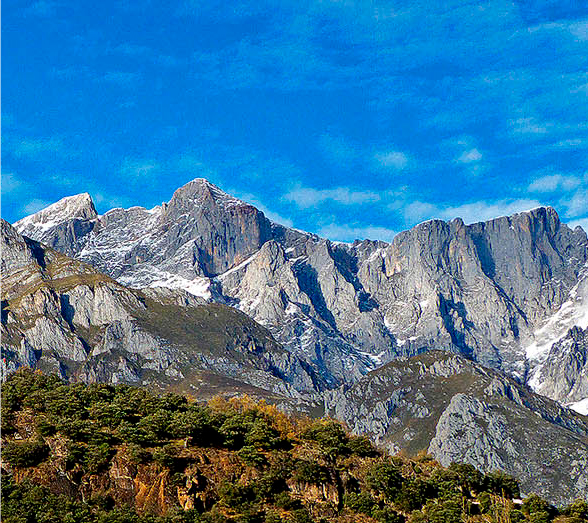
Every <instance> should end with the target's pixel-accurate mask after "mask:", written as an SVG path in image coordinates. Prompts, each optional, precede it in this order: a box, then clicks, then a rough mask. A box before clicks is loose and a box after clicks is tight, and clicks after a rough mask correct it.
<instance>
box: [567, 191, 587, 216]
mask: <svg viewBox="0 0 588 523" xmlns="http://www.w3.org/2000/svg"><path fill="white" fill-rule="evenodd" d="M560 204H561V205H562V206H564V207H566V209H567V212H566V216H567V217H568V218H578V217H580V216H584V215H585V214H586V212H587V211H588V188H586V187H585V186H584V187H581V188H580V189H579V190H577V191H576V192H575V193H574V194H573V195H571V196H570V197H567V198H562V199H561V200H560Z"/></svg>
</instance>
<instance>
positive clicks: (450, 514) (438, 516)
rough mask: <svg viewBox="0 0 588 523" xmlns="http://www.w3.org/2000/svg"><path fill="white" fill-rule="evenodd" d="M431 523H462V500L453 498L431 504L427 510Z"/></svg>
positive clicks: (428, 504)
mask: <svg viewBox="0 0 588 523" xmlns="http://www.w3.org/2000/svg"><path fill="white" fill-rule="evenodd" d="M425 513H426V514H427V521H428V522H429V523H461V521H462V507H461V499H459V498H451V499H447V500H438V501H437V502H435V503H434V502H429V503H427V506H426V508H425Z"/></svg>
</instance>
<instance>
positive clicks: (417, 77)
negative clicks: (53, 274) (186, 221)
mask: <svg viewBox="0 0 588 523" xmlns="http://www.w3.org/2000/svg"><path fill="white" fill-rule="evenodd" d="M2 15H3V25H2V39H3V41H2V44H3V45H2V80H3V82H2V87H3V92H2V153H3V154H2V216H3V217H4V218H6V219H7V220H9V221H15V220H17V219H19V218H21V217H23V216H25V215H27V214H29V213H31V212H34V211H36V210H38V209H40V208H42V207H43V206H45V205H47V204H49V203H51V202H53V201H56V200H57V199H59V198H61V197H63V196H67V195H71V194H76V193H79V192H86V191H87V192H90V194H92V196H93V198H94V200H95V202H96V205H97V207H98V210H99V212H105V211H107V210H108V209H110V208H112V207H118V206H125V207H126V206H132V205H142V206H145V207H152V206H154V205H157V204H159V203H161V202H162V201H167V200H169V198H170V197H171V195H172V193H173V191H174V190H175V189H176V188H177V187H179V186H181V185H183V184H184V183H186V182H187V181H189V180H191V179H193V178H196V177H205V178H208V179H209V180H211V181H212V182H213V183H215V184H217V185H219V186H220V187H221V188H222V189H224V190H225V191H227V192H230V193H232V194H234V195H236V196H239V197H241V198H243V199H245V200H248V201H250V202H251V203H254V204H256V205H257V206H258V207H260V208H261V209H262V210H264V212H266V214H268V215H269V216H270V217H271V218H272V219H274V220H276V221H279V222H282V223H284V224H286V225H291V226H294V227H297V228H300V229H304V230H309V231H312V232H316V233H318V234H320V235H323V236H327V237H329V238H331V239H335V240H343V241H349V240H353V239H354V238H365V237H369V238H374V239H376V238H377V239H390V238H392V237H393V235H394V234H395V232H398V231H400V230H403V229H406V228H408V227H410V226H412V225H414V224H416V223H418V222H421V221H423V220H426V219H430V218H442V219H451V218H454V217H456V216H461V217H463V218H464V220H465V221H466V222H474V221H478V220H483V219H488V218H491V217H495V216H499V215H503V214H509V213H513V212H516V211H521V210H526V209H529V208H532V207H535V206H538V205H541V204H543V205H552V206H554V207H555V208H556V209H557V210H558V212H559V213H560V216H561V217H562V219H564V220H565V221H566V222H568V223H571V224H572V225H583V226H584V228H585V229H586V230H588V162H587V159H588V5H587V4H586V3H585V2H582V1H578V0H517V1H513V2H508V1H503V0H492V1H488V2H485V1H483V0H482V1H476V0H468V1H466V0H443V1H439V2H431V1H426V2H425V1H420V0H418V1H417V0H411V1H395V2H372V1H369V0H363V1H357V2H355V1H352V0H349V1H348V0H339V1H332V2H331V1H328V0H319V1H315V2H311V1H305V0H297V1H289V0H284V1H279V0H275V1H273V2H265V1H263V0H256V1H253V2H251V3H247V2H241V1H234V2H233V1H226V0H225V1H219V2H215V1H213V0H206V1H204V0H202V1H200V0H181V1H179V2H175V3H174V2H173V1H170V2H151V1H144V2H139V1H132V2H131V1H124V0H118V1H108V0H105V1H103V2H86V1H83V0H79V1H76V2H72V1H66V0H62V1H58V0H55V1H54V0H37V1H17V0H5V1H4V2H3V8H2Z"/></svg>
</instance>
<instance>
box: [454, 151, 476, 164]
mask: <svg viewBox="0 0 588 523" xmlns="http://www.w3.org/2000/svg"><path fill="white" fill-rule="evenodd" d="M481 159H482V153H481V152H480V151H478V149H469V150H468V151H464V152H463V153H461V155H460V156H459V157H458V158H457V160H456V161H457V162H458V163H476V162H479V161H480V160H481Z"/></svg>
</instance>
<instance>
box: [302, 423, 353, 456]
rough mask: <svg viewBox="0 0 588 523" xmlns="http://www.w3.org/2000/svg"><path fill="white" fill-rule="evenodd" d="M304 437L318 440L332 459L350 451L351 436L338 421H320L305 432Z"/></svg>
mask: <svg viewBox="0 0 588 523" xmlns="http://www.w3.org/2000/svg"><path fill="white" fill-rule="evenodd" d="M303 437H304V438H307V439H309V440H312V441H316V442H317V443H318V444H319V445H320V447H321V449H322V451H323V452H324V453H325V455H326V456H327V457H329V458H331V459H332V458H336V457H337V456H339V455H342V454H346V453H348V452H349V448H348V447H347V443H348V441H349V438H348V437H347V434H346V432H345V430H344V429H343V427H342V426H341V424H340V423H337V422H336V421H330V420H329V421H323V420H321V421H318V422H316V423H314V424H313V425H312V426H311V427H310V428H309V429H307V430H306V431H305V432H304V434H303Z"/></svg>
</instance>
